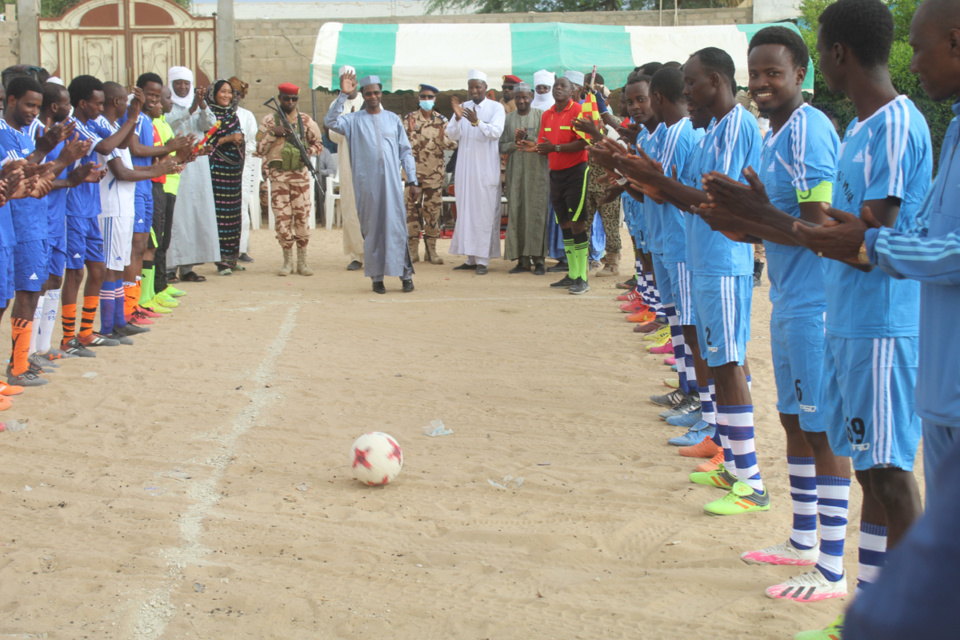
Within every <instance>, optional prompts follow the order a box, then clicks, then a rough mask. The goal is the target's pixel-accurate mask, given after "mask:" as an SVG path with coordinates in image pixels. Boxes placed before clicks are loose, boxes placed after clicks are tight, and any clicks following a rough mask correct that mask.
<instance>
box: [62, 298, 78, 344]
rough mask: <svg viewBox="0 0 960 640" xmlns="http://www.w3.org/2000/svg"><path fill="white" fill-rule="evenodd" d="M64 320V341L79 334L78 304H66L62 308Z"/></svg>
mask: <svg viewBox="0 0 960 640" xmlns="http://www.w3.org/2000/svg"><path fill="white" fill-rule="evenodd" d="M60 315H61V317H62V321H63V341H64V342H67V341H68V340H70V339H71V338H74V337H76V335H77V305H76V304H65V305H63V307H62V308H61V309H60Z"/></svg>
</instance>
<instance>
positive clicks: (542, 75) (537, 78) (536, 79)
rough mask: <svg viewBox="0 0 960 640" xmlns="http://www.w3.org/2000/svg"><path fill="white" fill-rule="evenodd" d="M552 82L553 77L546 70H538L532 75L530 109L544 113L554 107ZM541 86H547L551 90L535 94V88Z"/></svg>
mask: <svg viewBox="0 0 960 640" xmlns="http://www.w3.org/2000/svg"><path fill="white" fill-rule="evenodd" d="M553 82H554V75H553V74H552V73H550V72H549V71H547V70H546V69H540V71H537V72H536V73H534V74H533V102H531V103H530V107H531V108H533V109H540V111H546V110H547V109H549V108H550V107H552V106H553V105H554V100H553ZM541 84H545V85H547V86H548V87H550V89H551V90H550V91H548V92H547V93H544V94H539V93H537V87H538V86H539V85H541Z"/></svg>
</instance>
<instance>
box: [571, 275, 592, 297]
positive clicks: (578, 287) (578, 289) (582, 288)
mask: <svg viewBox="0 0 960 640" xmlns="http://www.w3.org/2000/svg"><path fill="white" fill-rule="evenodd" d="M587 291H590V285H589V284H587V281H586V280H584V279H583V278H577V279H576V281H575V282H574V283H573V284H572V285H570V293H572V294H573V295H575V296H579V295H580V294H583V293H586V292H587Z"/></svg>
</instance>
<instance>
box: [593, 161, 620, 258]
mask: <svg viewBox="0 0 960 640" xmlns="http://www.w3.org/2000/svg"><path fill="white" fill-rule="evenodd" d="M588 166H589V168H590V171H589V173H588V174H587V204H586V206H585V207H584V209H583V211H584V213H586V214H587V217H586V219H585V220H584V222H585V223H586V225H587V237H588V238H589V237H590V230H591V229H593V216H594V214H595V213H597V212H599V213H600V219H601V221H602V222H603V231H604V233H606V235H607V244H606V247H605V249H606V252H605V253H604V255H603V264H604V267H603V270H602V271H600V272H598V273H597V274H596V275H598V276H615V275H617V274H619V273H620V250H621V249H622V247H621V244H620V199H619V198H617V199H616V200H614V201H613V202H608V203H607V204H600V200H601V199H602V198H603V194H604V191H606V187H605V186H604V185H602V184H600V178H602V177H603V174H604V169H603V167H601V166H600V165H598V164H596V163H595V162H594V161H593V160H592V159H591V160H590V161H589V165H588Z"/></svg>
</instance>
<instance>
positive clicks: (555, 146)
mask: <svg viewBox="0 0 960 640" xmlns="http://www.w3.org/2000/svg"><path fill="white" fill-rule="evenodd" d="M553 150H554V151H556V152H557V153H560V145H558V144H555V145H553Z"/></svg>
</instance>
